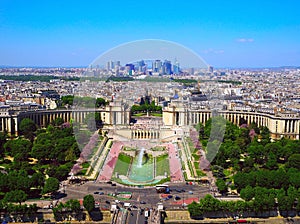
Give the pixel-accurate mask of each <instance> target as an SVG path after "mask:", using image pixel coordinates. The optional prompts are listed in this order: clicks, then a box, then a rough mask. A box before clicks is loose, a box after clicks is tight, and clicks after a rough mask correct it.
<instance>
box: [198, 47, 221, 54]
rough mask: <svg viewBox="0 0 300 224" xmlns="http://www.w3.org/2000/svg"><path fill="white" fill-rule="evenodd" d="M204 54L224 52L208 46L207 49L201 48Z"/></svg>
mask: <svg viewBox="0 0 300 224" xmlns="http://www.w3.org/2000/svg"><path fill="white" fill-rule="evenodd" d="M202 52H203V53H204V54H211V53H212V54H223V53H224V50H215V49H212V48H209V49H206V50H203V51H202Z"/></svg>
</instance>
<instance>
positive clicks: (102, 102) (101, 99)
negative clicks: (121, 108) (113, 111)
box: [96, 98, 107, 107]
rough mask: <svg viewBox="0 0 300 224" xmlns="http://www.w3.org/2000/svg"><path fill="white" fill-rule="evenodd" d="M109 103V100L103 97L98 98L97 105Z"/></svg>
mask: <svg viewBox="0 0 300 224" xmlns="http://www.w3.org/2000/svg"><path fill="white" fill-rule="evenodd" d="M105 105H107V102H106V101H105V99H103V98H97V99H96V107H101V106H105Z"/></svg>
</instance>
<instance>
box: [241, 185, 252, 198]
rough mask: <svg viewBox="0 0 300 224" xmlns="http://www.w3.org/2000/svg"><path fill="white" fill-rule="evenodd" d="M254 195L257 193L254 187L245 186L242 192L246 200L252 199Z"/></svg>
mask: <svg viewBox="0 0 300 224" xmlns="http://www.w3.org/2000/svg"><path fill="white" fill-rule="evenodd" d="M254 195H255V192H254V190H253V188H252V187H251V186H249V185H248V186H247V187H245V188H243V189H242V190H241V192H240V196H241V198H242V199H244V200H245V201H250V200H252V198H253V197H254Z"/></svg>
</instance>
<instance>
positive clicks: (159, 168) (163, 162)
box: [156, 154, 170, 176]
mask: <svg viewBox="0 0 300 224" xmlns="http://www.w3.org/2000/svg"><path fill="white" fill-rule="evenodd" d="M165 172H167V175H169V174H170V167H169V158H168V154H165V155H162V156H158V157H156V176H163V175H165Z"/></svg>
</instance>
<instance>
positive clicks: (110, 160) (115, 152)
mask: <svg viewBox="0 0 300 224" xmlns="http://www.w3.org/2000/svg"><path fill="white" fill-rule="evenodd" d="M122 147H123V143H122V142H114V143H113V145H112V147H111V149H110V152H109V154H108V155H107V157H106V160H105V164H104V166H103V168H102V170H101V171H100V174H99V176H98V179H97V181H107V180H110V179H111V177H112V174H113V171H114V168H115V165H116V163H117V160H118V156H119V153H120V151H121V149H122Z"/></svg>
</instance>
